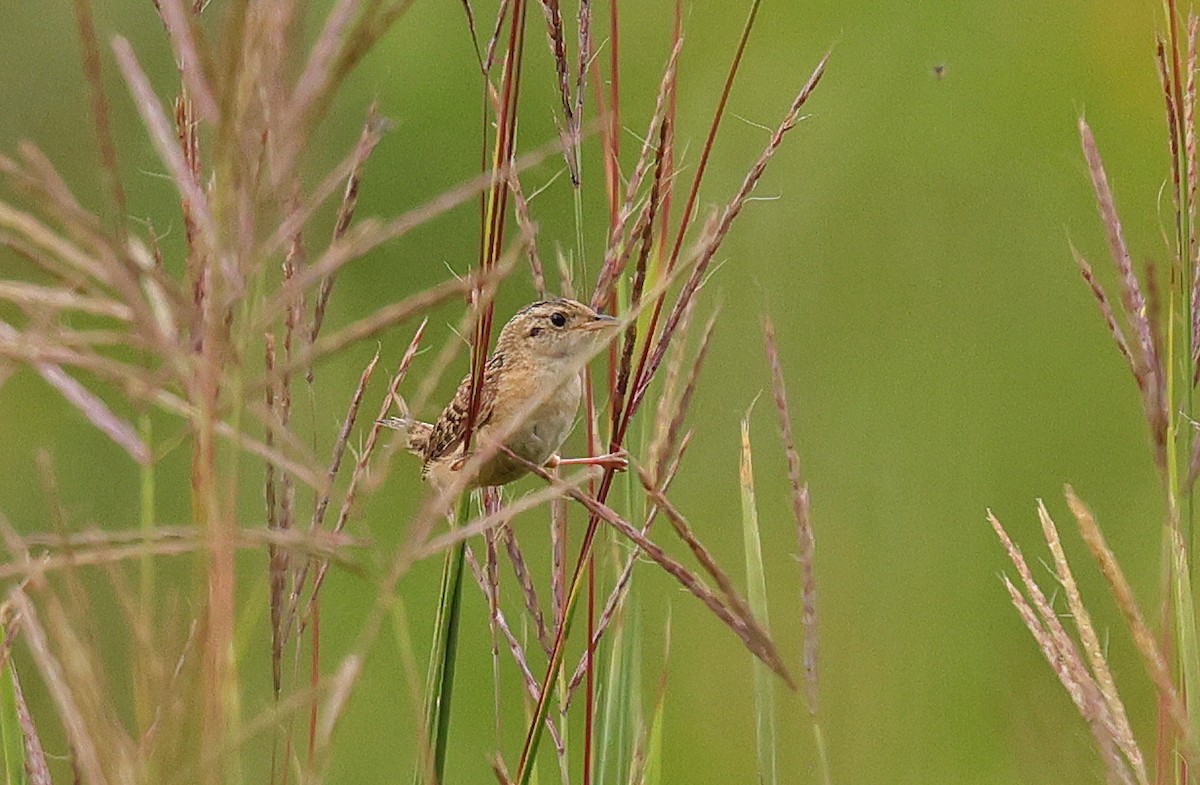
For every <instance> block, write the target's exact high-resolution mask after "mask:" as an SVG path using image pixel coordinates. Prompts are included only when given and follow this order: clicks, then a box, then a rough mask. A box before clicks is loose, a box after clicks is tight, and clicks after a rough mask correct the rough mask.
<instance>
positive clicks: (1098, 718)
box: [988, 510, 1136, 783]
mask: <svg viewBox="0 0 1200 785" xmlns="http://www.w3.org/2000/svg"><path fill="white" fill-rule="evenodd" d="M988 522H989V523H991V525H992V529H993V530H994V531H995V532H996V536H997V537H999V538H1000V542H1001V544H1002V545H1003V546H1004V550H1005V552H1006V553H1007V554H1008V557H1009V559H1010V560H1011V561H1012V563H1013V566H1014V567H1015V568H1016V570H1017V574H1018V575H1019V576H1020V578H1021V583H1022V584H1023V585H1024V587H1025V592H1026V593H1027V594H1028V595H1029V598H1030V599H1029V600H1026V598H1025V595H1023V594H1022V593H1021V591H1020V590H1019V589H1018V588H1017V587H1016V586H1014V585H1013V584H1012V582H1011V581H1010V580H1009V579H1008V578H1007V577H1005V578H1004V585H1005V588H1006V589H1007V590H1008V593H1009V596H1010V598H1011V599H1012V602H1013V605H1014V606H1015V607H1016V609H1017V612H1018V613H1019V614H1020V616H1021V619H1022V621H1024V622H1025V626H1026V627H1027V628H1028V629H1029V632H1030V634H1031V635H1032V636H1033V638H1034V640H1035V641H1037V643H1038V646H1039V648H1041V650H1042V654H1043V655H1045V657H1046V661H1047V662H1048V663H1050V666H1051V667H1052V668H1053V669H1054V672H1055V675H1056V676H1058V680H1059V681H1060V682H1062V685H1063V687H1064V688H1066V690H1067V694H1068V695H1069V696H1070V698H1071V700H1072V702H1073V703H1074V704H1075V707H1076V708H1077V709H1078V710H1079V713H1080V715H1081V716H1082V717H1083V719H1084V720H1085V721H1086V722H1087V724H1088V728H1089V730H1090V731H1091V732H1092V737H1093V738H1094V739H1095V741H1096V747H1097V749H1098V750H1099V752H1100V758H1101V761H1102V762H1103V763H1104V767H1105V772H1106V774H1107V776H1108V779H1109V781H1110V782H1120V783H1133V782H1135V781H1136V780H1135V779H1134V775H1133V774H1132V773H1131V772H1130V770H1129V764H1128V762H1127V761H1126V760H1125V758H1123V757H1122V756H1121V746H1120V743H1119V741H1118V738H1119V736H1120V730H1119V729H1118V726H1117V725H1116V723H1115V721H1114V719H1113V716H1112V713H1111V711H1110V710H1109V704H1108V703H1107V702H1106V700H1105V697H1104V695H1103V694H1102V690H1101V688H1100V686H1099V685H1098V684H1097V683H1096V680H1095V678H1094V677H1093V676H1092V674H1091V672H1090V671H1089V670H1088V667H1087V664H1086V663H1085V662H1084V660H1083V658H1082V657H1081V655H1080V654H1079V649H1078V648H1077V647H1076V645H1075V642H1074V640H1072V639H1071V637H1070V635H1069V634H1068V633H1067V631H1066V629H1065V628H1064V627H1063V626H1062V623H1061V622H1060V621H1059V619H1058V615H1057V613H1056V612H1055V610H1054V608H1053V606H1052V605H1051V603H1050V601H1049V600H1048V599H1047V598H1046V595H1045V594H1044V593H1043V592H1042V590H1041V587H1039V586H1038V584H1037V582H1036V581H1035V580H1034V578H1033V573H1032V572H1031V571H1030V569H1029V565H1028V564H1027V563H1026V561H1025V557H1024V556H1023V555H1022V554H1021V550H1020V548H1018V547H1017V546H1016V544H1015V543H1013V541H1012V539H1011V538H1010V537H1009V536H1008V533H1007V532H1006V531H1005V530H1004V527H1003V526H1002V525H1001V524H1000V521H999V519H997V518H996V516H994V515H993V514H992V513H991V511H990V510H989V511H988Z"/></svg>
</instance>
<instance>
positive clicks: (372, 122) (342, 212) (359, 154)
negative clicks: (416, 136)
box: [309, 104, 385, 382]
mask: <svg viewBox="0 0 1200 785" xmlns="http://www.w3.org/2000/svg"><path fill="white" fill-rule="evenodd" d="M384 128H385V126H384V124H383V123H382V122H381V121H380V120H379V106H378V104H371V107H370V108H369V109H368V110H367V120H366V122H365V123H364V124H363V129H362V134H361V135H360V136H359V138H358V144H357V145H356V146H355V148H354V153H353V156H354V157H353V159H352V166H351V169H350V174H349V175H347V177H346V189H345V191H344V192H343V193H342V203H341V206H339V207H338V213H337V219H336V220H335V221H334V224H333V239H332V242H334V243H336V242H337V241H338V240H340V239H341V238H342V237H343V236H345V234H346V230H347V229H349V228H350V222H351V221H352V220H353V219H354V211H355V209H356V208H357V207H358V189H359V186H360V185H361V184H362V170H363V166H364V165H365V164H366V162H367V159H368V158H369V157H370V156H371V153H372V152H373V151H374V150H375V146H376V145H378V144H379V140H380V139H381V138H383V131H384ZM333 281H334V276H332V275H330V276H327V277H326V278H325V279H324V280H323V281H321V290H320V292H319V293H318V294H317V302H316V305H315V306H314V308H313V318H312V329H311V332H310V333H309V343H312V342H314V341H316V340H317V337H318V336H319V335H320V334H321V326H322V325H323V324H324V323H325V309H326V308H327V307H328V305H329V297H330V295H331V294H333ZM309 381H310V382H311V381H312V370H311V369H310V370H309Z"/></svg>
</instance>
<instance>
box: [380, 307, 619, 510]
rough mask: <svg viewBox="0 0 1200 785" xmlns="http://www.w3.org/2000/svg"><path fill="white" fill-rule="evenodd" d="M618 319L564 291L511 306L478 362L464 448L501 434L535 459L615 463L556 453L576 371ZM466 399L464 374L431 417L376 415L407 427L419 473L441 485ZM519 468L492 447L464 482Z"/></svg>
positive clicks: (483, 483) (520, 471)
mask: <svg viewBox="0 0 1200 785" xmlns="http://www.w3.org/2000/svg"><path fill="white" fill-rule="evenodd" d="M619 326H620V323H619V322H618V321H617V320H616V319H614V318H613V317H611V316H606V315H604V314H600V313H596V312H595V311H593V310H592V309H591V308H589V307H588V306H586V305H584V304H583V303H580V302H576V301H574V300H568V299H566V298H559V299H556V300H545V301H542V302H536V303H533V304H532V305H528V306H526V307H525V308H522V309H521V310H520V311H518V312H517V313H516V315H514V316H513V317H512V319H510V320H509V321H508V324H506V325H504V328H503V329H502V330H501V331H500V337H499V338H497V339H496V349H495V351H494V352H493V353H492V355H491V357H489V358H488V360H487V363H486V365H485V366H484V373H483V385H482V388H481V390H480V396H479V398H480V400H479V413H478V416H477V418H476V421H475V427H474V435H473V436H472V437H471V448H472V450H474V449H477V448H478V447H479V446H480V445H484V449H487V445H492V444H494V443H495V441H496V439H497V438H501V439H502V440H503V445H504V447H505V448H507V449H508V450H511V451H512V452H513V453H515V454H516V455H519V456H521V457H522V458H524V459H525V460H527V461H529V462H530V463H533V464H536V465H538V466H543V465H546V464H548V463H550V464H564V463H592V464H600V465H613V466H617V467H618V468H622V467H623V464H624V459H623V458H621V457H620V456H613V455H604V456H596V457H594V458H579V459H571V460H562V459H559V458H558V455H557V453H558V448H559V447H561V446H562V443H563V442H564V441H566V438H567V435H568V434H569V433H570V432H571V426H572V425H573V424H574V421H575V416H576V414H577V412H578V411H579V399H580V396H581V393H582V387H583V385H582V384H581V382H580V378H579V376H580V374H579V371H580V369H581V368H582V367H583V365H584V363H585V362H587V359H588V358H589V357H590V356H591V355H592V354H594V353H595V352H596V351H597V350H598V349H599V348H600V347H601V346H602V345H603V344H605V343H606V342H608V341H609V340H611V339H612V338H613V336H615V335H616V333H617V329H618V327H619ZM470 403H471V376H470V374H468V375H467V376H466V378H464V379H463V380H462V383H461V384H459V386H458V391H457V392H456V393H455V394H454V398H453V399H452V400H451V401H450V403H449V405H447V406H446V408H445V410H444V411H443V412H442V414H441V416H440V417H438V419H437V421H436V422H434V423H433V424H432V425H430V424H428V423H423V422H419V421H417V420H412V419H410V418H409V417H408V416H407V413H406V414H405V416H403V417H392V418H388V419H387V420H384V421H383V423H384V424H385V425H388V426H390V427H392V428H396V429H399V430H404V431H407V437H408V449H409V451H411V452H413V453H415V454H416V455H418V456H420V457H421V460H422V461H423V465H422V467H421V476H422V477H425V478H429V479H432V480H433V481H434V482H435V483H436V484H437V485H439V486H444V485H445V484H447V483H449V482H451V481H452V480H453V478H454V474H453V472H457V471H458V470H459V469H461V468H462V466H463V465H464V464H465V463H466V461H467V459H468V458H469V457H470V455H464V454H463V452H462V447H463V436H464V435H465V432H466V427H467V409H468V407H469V406H470ZM505 434H507V435H505ZM526 471H527V470H526V468H525V466H523V465H522V464H521V463H519V462H518V461H516V460H514V459H513V458H512V456H510V455H508V454H507V453H506V452H505V451H504V450H502V449H501V450H497V451H496V452H495V453H494V454H492V455H491V457H489V458H488V459H487V460H486V461H485V462H484V463H483V465H482V466H481V467H480V469H479V473H478V475H477V476H476V477H475V478H474V479H473V480H472V481H471V482H470V483H468V486H469V487H487V486H494V485H504V484H506V483H510V482H512V481H513V480H516V479H517V478H519V477H521V476H522V475H524V474H525V473H526Z"/></svg>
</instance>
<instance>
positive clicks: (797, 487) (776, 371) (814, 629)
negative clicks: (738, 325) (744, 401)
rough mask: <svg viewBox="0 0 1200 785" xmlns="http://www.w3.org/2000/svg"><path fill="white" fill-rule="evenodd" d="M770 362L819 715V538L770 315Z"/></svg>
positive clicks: (807, 660)
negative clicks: (798, 450)
mask: <svg viewBox="0 0 1200 785" xmlns="http://www.w3.org/2000/svg"><path fill="white" fill-rule="evenodd" d="M763 332H764V338H765V345H766V350H767V364H768V365H770V366H771V392H772V397H773V398H774V401H775V409H776V411H778V412H779V434H780V437H781V438H782V440H783V450H784V452H785V453H786V454H787V463H788V482H789V483H791V486H792V512H793V514H794V515H795V517H796V539H797V542H798V545H799V548H800V550H799V554H798V560H799V563H800V595H801V603H802V605H803V607H804V614H803V616H802V618H801V626H802V627H803V628H804V683H805V686H806V687H807V691H808V692H807V697H808V710H809V713H810V714H812V715H813V716H814V717H815V716H816V715H817V695H818V692H819V690H818V686H819V684H820V680H819V678H818V667H817V666H818V663H817V656H818V652H819V649H820V647H819V643H820V635H819V624H818V618H817V578H816V537H815V535H814V533H813V525H812V518H811V516H810V514H809V503H808V486H807V485H804V484H802V482H801V474H800V453H799V452H797V450H796V441H795V439H794V438H793V436H792V415H791V411H790V409H789V408H788V402H787V389H786V388H785V387H784V383H783V366H782V364H781V363H780V361H779V345H778V342H777V341H776V339H775V323H774V322H772V321H771V319H770V317H768V318H767V320H766V322H765V324H764V326H763Z"/></svg>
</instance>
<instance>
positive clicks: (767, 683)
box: [738, 404, 779, 785]
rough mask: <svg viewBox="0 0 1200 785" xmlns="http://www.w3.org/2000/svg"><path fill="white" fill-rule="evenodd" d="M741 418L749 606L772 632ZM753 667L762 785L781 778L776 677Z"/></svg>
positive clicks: (746, 422) (746, 423) (746, 420)
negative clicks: (779, 772)
mask: <svg viewBox="0 0 1200 785" xmlns="http://www.w3.org/2000/svg"><path fill="white" fill-rule="evenodd" d="M753 408H754V405H753V404H751V406H750V408H749V409H747V410H746V416H745V417H743V418H742V451H741V464H740V467H739V472H738V480H739V484H740V485H741V496H742V542H743V544H744V545H745V549H746V599H747V601H748V602H749V603H750V610H751V611H752V612H753V613H754V617H755V618H756V619H758V620H759V622H760V623H761V624H762V626H763V630H764V631H766V632H767V634H768V635H769V634H770V632H771V625H770V622H769V617H768V614H767V581H766V575H765V572H764V570H763V560H762V538H761V537H760V536H759V529H758V505H757V503H756V501H755V496H754V464H753V461H752V457H751V447H750V412H751V411H752V410H753ZM752 664H753V667H754V715H755V717H754V730H755V736H756V738H757V741H758V781H759V782H760V783H762V784H763V785H775V784H776V783H778V782H779V774H778V772H777V770H776V754H775V750H776V743H777V742H776V731H775V679H774V676H773V674H772V673H771V671H770V669H769V668H767V666H766V665H764V664H763V663H762V662H761V661H760V660H754V661H753V663H752Z"/></svg>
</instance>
